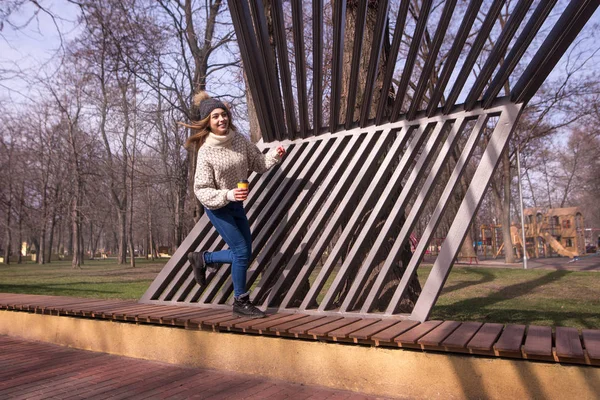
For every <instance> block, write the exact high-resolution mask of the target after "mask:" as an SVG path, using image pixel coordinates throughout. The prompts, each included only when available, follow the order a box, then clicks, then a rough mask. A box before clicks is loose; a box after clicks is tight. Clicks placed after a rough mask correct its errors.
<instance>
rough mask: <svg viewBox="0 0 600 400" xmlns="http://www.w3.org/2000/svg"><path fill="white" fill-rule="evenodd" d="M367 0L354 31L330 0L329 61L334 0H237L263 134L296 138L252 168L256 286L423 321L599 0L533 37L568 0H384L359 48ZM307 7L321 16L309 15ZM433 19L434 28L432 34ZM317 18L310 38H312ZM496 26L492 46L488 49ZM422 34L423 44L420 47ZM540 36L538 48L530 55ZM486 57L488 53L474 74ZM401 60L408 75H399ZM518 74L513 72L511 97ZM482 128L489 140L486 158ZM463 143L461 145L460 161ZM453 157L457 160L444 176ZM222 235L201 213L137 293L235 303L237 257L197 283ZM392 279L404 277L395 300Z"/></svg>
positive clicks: (274, 295)
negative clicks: (414, 295)
mask: <svg viewBox="0 0 600 400" xmlns="http://www.w3.org/2000/svg"><path fill="white" fill-rule="evenodd" d="M370 3H371V2H368V1H366V0H361V1H359V2H354V3H353V7H354V6H356V7H357V10H356V12H357V14H356V15H357V23H356V24H355V27H356V28H355V29H356V30H355V32H354V33H353V35H352V36H346V35H345V28H346V26H345V20H346V11H347V2H346V1H336V2H333V7H334V10H333V41H332V43H333V49H332V59H331V63H325V62H324V56H323V53H324V51H323V48H324V40H325V38H326V37H327V36H326V33H327V32H326V31H325V29H324V26H323V7H324V6H323V2H322V1H317V0H315V1H313V2H312V18H310V19H309V18H305V17H304V13H305V12H306V11H305V10H306V9H307V8H306V7H303V4H302V2H299V1H293V2H291V20H289V21H287V22H286V19H285V18H284V12H283V9H282V7H283V2H279V1H275V2H271V6H270V8H269V10H265V8H264V6H263V3H262V1H258V0H257V1H249V2H248V1H245V0H235V1H229V7H230V11H231V15H232V20H233V24H234V27H235V32H236V35H237V38H238V42H239V47H240V53H241V56H242V60H243V64H244V68H245V72H246V74H247V76H248V83H249V89H250V91H251V93H252V98H253V99H254V102H255V106H256V110H257V114H258V121H259V125H260V129H261V133H262V137H263V140H264V142H263V143H262V144H260V147H262V148H263V149H264V150H267V149H268V148H271V147H273V146H277V145H279V144H282V145H284V146H285V147H287V149H288V155H287V156H286V157H285V159H284V161H283V163H282V164H281V165H280V166H279V167H278V168H276V169H273V170H271V171H269V172H268V173H266V174H264V175H262V176H258V175H252V176H251V177H250V179H249V180H250V196H249V198H248V200H247V201H246V202H245V207H246V210H247V214H248V218H249V220H250V223H251V227H252V232H253V238H254V243H253V258H252V260H251V265H250V268H249V271H248V282H247V285H248V287H252V288H253V290H252V293H251V299H252V300H253V301H254V302H255V303H256V304H257V305H258V306H260V307H261V308H263V309H271V310H277V311H287V312H301V313H304V314H308V315H318V316H324V315H331V316H336V315H337V316H340V315H344V316H365V315H369V314H371V313H373V312H378V315H383V316H384V317H388V318H389V317H397V318H410V319H414V320H420V321H424V320H426V319H427V318H428V316H429V314H430V312H431V308H432V307H433V305H434V304H435V302H436V300H437V298H438V296H439V294H440V292H441V290H442V288H443V285H444V283H445V281H446V278H447V277H448V274H449V273H450V269H451V268H452V265H453V262H454V260H455V259H456V257H457V255H458V253H459V251H460V247H461V244H462V241H463V238H464V237H465V235H466V233H467V230H468V229H469V226H470V224H471V222H472V220H473V218H474V215H475V212H476V210H477V208H478V206H479V204H480V203H481V201H482V198H483V195H484V193H485V190H486V188H487V186H488V183H489V181H490V179H491V177H492V174H493V173H494V170H495V169H496V166H497V164H498V161H499V160H500V156H501V154H502V153H503V151H504V150H505V149H506V147H507V144H508V141H509V139H510V137H511V134H512V131H513V129H514V126H515V123H516V122H517V120H518V119H519V116H520V114H521V112H522V110H523V106H524V105H525V104H526V103H527V102H528V101H529V100H530V99H531V98H532V96H533V95H534V94H535V93H536V92H537V90H538V89H539V87H540V86H541V85H542V83H543V82H544V80H545V79H546V78H547V76H548V75H549V74H550V72H551V71H552V69H553V68H554V67H555V65H556V64H557V62H558V61H559V59H560V58H561V57H562V55H563V54H564V53H565V52H566V50H567V49H568V47H569V45H570V44H571V43H572V42H573V40H574V39H575V38H576V36H577V34H578V33H579V31H580V30H581V29H582V27H583V26H584V25H585V23H586V22H587V20H588V19H589V18H590V16H591V15H592V14H593V12H594V10H595V9H596V8H597V7H598V1H597V0H594V1H576V2H575V1H573V2H569V3H568V5H567V6H566V8H564V10H559V11H558V13H557V12H553V13H552V17H553V18H554V17H556V16H557V15H558V17H557V19H556V20H555V22H551V25H552V28H551V29H550V31H549V33H548V34H547V35H546V34H545V33H544V35H545V36H544V37H543V42H541V45H540V46H539V47H537V48H536V47H535V46H531V44H532V43H534V42H533V39H534V38H535V36H536V35H537V34H538V30H539V29H540V27H541V26H542V24H543V23H544V22H545V21H546V19H547V17H548V15H550V14H551V11H552V10H553V8H554V5H555V4H556V2H553V1H549V2H544V1H543V2H539V3H536V4H537V5H536V6H532V3H533V2H531V1H519V2H518V3H517V4H516V6H514V8H513V9H512V11H511V15H510V18H508V19H507V20H506V21H505V24H503V25H502V26H500V24H499V22H498V16H499V13H500V11H501V10H502V7H503V3H504V2H503V1H493V2H491V4H488V3H486V5H485V6H483V2H481V1H471V2H470V3H469V5H468V6H467V8H466V10H464V12H463V11H460V12H458V11H456V10H455V6H456V4H457V2H456V1H446V2H445V3H444V5H443V8H440V9H436V10H435V12H433V11H432V6H433V2H432V1H431V0H425V1H423V2H422V4H421V7H420V9H419V11H418V13H419V15H418V16H415V17H414V21H413V20H412V18H413V16H412V14H410V13H408V3H409V2H408V1H402V2H401V3H400V7H399V10H398V12H397V14H396V15H393V16H392V17H393V18H390V15H389V9H390V8H389V2H388V1H385V0H381V1H379V2H377V7H378V8H377V11H376V13H377V15H376V22H375V26H374V28H373V35H372V36H370V37H372V38H373V39H372V43H370V44H368V45H366V46H364V48H363V40H354V43H353V46H352V48H353V49H352V52H351V53H352V54H344V48H345V46H344V40H345V38H346V37H352V38H359V39H362V38H363V37H365V35H364V29H365V26H366V16H367V13H368V12H371V11H372V10H373V9H372V8H370V6H369V4H370ZM481 7H485V10H483V9H482V10H480V8H481ZM530 8H531V10H530ZM267 12H268V15H267ZM434 15H435V16H434ZM478 15H483V20H482V21H478V20H477V16H478ZM407 18H410V19H411V20H407ZM308 20H310V21H311V25H310V27H308V26H305V25H304V24H305V21H308ZM390 20H393V21H395V27H394V30H393V31H394V34H393V38H388V37H386V36H385V35H386V33H387V32H389V30H388V28H389V26H388V25H389V23H390V22H389V21H390ZM267 21H269V22H272V26H268V22H267ZM451 21H460V23H457V24H450V22H451ZM286 23H287V25H286ZM290 25H291V26H290ZM431 26H435V33H433V32H431V35H430V33H429V32H428V33H427V35H426V34H425V32H426V29H427V27H431ZM495 26H496V27H497V28H498V30H499V31H500V33H499V36H496V34H497V32H496V31H495V30H494V29H493V28H494V27H495ZM288 28H291V29H288ZM309 29H312V35H311V36H312V46H311V45H310V44H309V43H305V40H304V38H305V32H307V31H308V30H309ZM517 31H519V34H518V35H516V33H517ZM269 32H272V35H273V37H272V38H270V37H269ZM288 32H291V35H288ZM546 32H548V31H546ZM327 34H328V33H327ZM471 35H472V36H471ZM492 35H494V40H491V42H493V43H495V44H494V46H493V48H492V49H491V51H489V52H482V49H483V48H484V45H485V44H486V43H489V42H490V37H491V36H492ZM288 36H292V37H293V40H292V41H290V39H291V38H290V37H288ZM450 37H451V38H453V43H452V45H451V46H450V50H449V51H448V52H447V53H444V54H442V52H441V49H442V43H443V39H444V38H450ZM468 37H471V38H470V39H469V41H468V42H469V43H468V44H467V38H468ZM430 38H432V39H431V40H430ZM271 39H272V40H271ZM390 39H391V43H387V41H388V40H390ZM513 39H515V40H513ZM403 41H409V43H410V45H409V48H408V54H407V56H406V57H404V56H402V57H398V51H399V47H400V45H401V43H402V42H403ZM538 43H539V42H538ZM273 46H274V48H275V50H273ZM423 47H426V48H427V49H428V52H427V55H426V56H423V57H422V59H418V58H419V49H421V48H423ZM445 48H447V47H445ZM384 49H385V52H386V57H385V58H384V57H382V52H383V51H384ZM528 49H529V50H530V53H531V54H532V55H533V57H532V58H530V57H527V58H526V60H529V61H523V60H522V58H523V55H524V54H525V53H526V51H527V50H528ZM307 50H309V51H310V53H311V57H307V56H306V53H307ZM528 54H529V53H528ZM290 57H293V63H292V62H290V61H291V60H290ZM384 59H385V60H388V61H387V62H386V64H382V62H383V61H382V60H384ZM307 60H310V62H311V63H312V65H311V67H312V73H311V75H310V76H309V75H308V74H307V71H309V68H307ZM478 60H479V61H480V62H481V65H482V66H483V67H482V68H481V70H478V73H477V75H474V74H473V70H474V65H475V63H476V62H477V61H478ZM397 62H398V63H399V65H400V64H401V65H402V68H401V73H400V74H399V75H400V76H394V73H395V70H396V63H397ZM436 64H438V65H440V66H441V67H440V68H435V66H436ZM291 65H292V66H293V67H294V71H292V70H291V68H290V66H291ZM417 65H419V66H422V68H421V69H420V70H419V69H418V68H415V66H417ZM517 66H519V68H517ZM292 72H295V74H292ZM359 77H363V78H364V79H362V78H361V79H359ZM509 78H510V82H514V86H513V88H512V90H511V92H510V93H509V94H508V95H507V96H503V95H501V94H500V93H501V92H502V91H503V90H504V88H505V84H506V82H507V81H508V80H509ZM345 79H348V82H349V83H348V84H347V85H344V82H346V80H345ZM410 81H412V83H413V85H410V84H409V83H410ZM326 82H328V86H326V87H325V86H324V85H325V83H326ZM309 83H310V84H309ZM396 83H397V84H396ZM309 87H311V88H312V92H310V93H309V91H308V88H309ZM342 87H345V88H346V89H345V90H344V91H342ZM447 89H448V90H447ZM389 93H393V97H389V95H388V94H389ZM461 93H464V94H466V96H465V97H461ZM357 99H360V102H358V101H357ZM380 99H383V100H382V101H380ZM344 111H345V112H344ZM309 114H310V117H309ZM341 116H343V118H342V117H341ZM484 132H485V133H484ZM484 134H485V135H486V137H485V143H486V146H485V149H484V151H483V154H481V155H480V156H477V157H474V152H475V149H476V147H477V143H478V142H479V141H480V139H481V138H482V137H483V135H484ZM453 154H456V155H457V158H455V159H454V160H453V162H449V160H451V155H453ZM434 156H435V158H434ZM449 165H452V167H453V170H452V171H448V172H449V175H448V174H446V175H444V174H443V173H442V172H444V171H445V170H446V169H447V168H448V166H449ZM467 165H474V166H476V170H475V172H474V175H473V177H472V179H471V180H470V184H469V185H468V188H466V190H464V191H463V190H461V191H458V190H457V187H458V186H460V185H459V182H460V179H461V177H463V175H464V172H465V170H466V166H467ZM436 187H437V188H438V190H437V191H435V190H434V189H435V188H436ZM433 193H441V195H436V196H432V194H433ZM452 198H460V199H461V200H460V206H459V207H458V209H457V211H456V212H455V211H454V210H452V211H448V212H446V211H447V208H448V207H447V206H448V205H449V204H450V202H451V199H452ZM409 205H410V209H409ZM419 220H421V221H423V220H425V221H426V223H425V224H424V225H423V226H425V228H424V229H423V231H422V233H421V234H420V239H419V242H418V244H417V246H416V248H415V250H414V252H413V254H412V257H410V261H408V262H406V263H405V265H402V268H401V269H399V268H398V264H399V262H400V261H399V260H400V258H401V257H402V256H403V254H405V253H404V252H405V250H406V244H407V243H408V241H409V238H410V234H411V233H412V232H413V231H414V228H415V226H416V224H417V222H418V221H419ZM442 221H445V223H448V226H449V228H448V231H447V234H446V236H445V240H444V242H443V244H442V246H441V249H440V252H439V255H438V256H437V258H436V260H435V263H434V265H433V269H432V271H431V273H430V274H429V277H428V279H427V281H426V282H425V284H424V287H423V289H422V292H421V294H420V296H419V297H418V299H417V300H416V303H415V306H414V308H413V309H412V310H411V311H407V310H404V309H401V306H402V305H403V304H404V303H403V300H404V299H405V296H406V294H407V293H408V292H407V288H408V285H409V283H410V282H411V281H412V280H413V279H414V278H415V275H416V272H417V269H418V266H419V265H420V262H421V259H422V257H423V255H424V254H425V251H426V249H427V246H428V244H429V242H430V241H431V239H432V238H433V237H434V236H435V233H436V229H437V227H438V226H439V225H440V224H441V222H442ZM223 246H224V243H223V242H222V241H221V240H220V238H219V237H218V235H217V234H216V232H215V231H214V229H213V228H212V226H211V225H210V223H209V221H208V219H207V218H206V216H202V217H201V218H200V220H199V221H198V223H197V224H196V226H195V227H194V229H193V230H192V231H191V232H190V234H189V235H188V236H187V237H186V239H185V240H184V242H183V243H182V244H181V245H180V247H179V248H178V249H177V251H176V252H175V254H174V255H173V257H172V258H171V260H170V261H169V262H168V263H167V264H166V266H165V267H164V269H163V271H162V272H161V273H160V274H159V275H158V276H157V278H156V279H155V281H154V282H153V283H152V285H151V286H150V288H149V289H148V290H147V292H146V293H145V294H144V296H143V297H142V299H141V301H142V302H145V303H154V304H171V305H192V306H202V307H213V308H223V309H229V308H230V307H231V306H230V305H229V304H230V303H231V292H232V284H231V279H230V277H229V266H228V265H223V266H221V267H220V268H219V269H218V270H216V271H213V272H211V273H210V274H209V276H208V277H207V278H208V281H207V284H206V286H204V287H199V286H198V285H196V283H195V282H194V280H193V277H192V274H191V266H190V265H189V263H188V261H187V257H186V255H187V253H188V252H190V251H199V250H205V249H207V250H216V249H221V248H222V247H223ZM398 270H400V271H401V272H402V277H401V279H400V280H399V282H398V283H397V284H396V285H395V286H394V287H392V288H391V289H390V287H389V285H386V283H387V282H388V279H389V277H390V276H391V275H392V274H391V272H392V271H398ZM384 290H392V293H391V296H389V297H385V302H383V301H384V300H383V299H384V297H383V296H382V295H383V294H384ZM382 302H383V303H382ZM380 310H382V311H383V314H381V313H380V312H379V311H380Z"/></svg>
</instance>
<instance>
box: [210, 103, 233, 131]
mask: <svg viewBox="0 0 600 400" xmlns="http://www.w3.org/2000/svg"><path fill="white" fill-rule="evenodd" d="M228 129H229V115H228V114H227V111H225V110H223V109H222V108H215V109H214V110H213V111H212V112H211V113H210V131H211V132H212V133H214V134H215V135H226V134H227V130H228Z"/></svg>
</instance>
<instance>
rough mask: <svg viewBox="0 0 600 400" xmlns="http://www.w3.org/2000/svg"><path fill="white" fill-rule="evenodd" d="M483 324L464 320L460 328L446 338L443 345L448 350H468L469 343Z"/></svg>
mask: <svg viewBox="0 0 600 400" xmlns="http://www.w3.org/2000/svg"><path fill="white" fill-rule="evenodd" d="M482 326H483V324H482V323H481V322H463V323H462V324H461V325H460V326H459V327H458V329H456V330H455V331H454V332H452V333H451V334H450V336H448V337H447V338H446V339H444V341H443V342H442V346H444V347H446V348H447V349H448V350H455V349H461V350H463V349H464V350H466V347H467V343H469V341H470V340H471V339H472V338H473V336H475V334H476V333H477V331H478V330H479V329H480V328H481V327H482Z"/></svg>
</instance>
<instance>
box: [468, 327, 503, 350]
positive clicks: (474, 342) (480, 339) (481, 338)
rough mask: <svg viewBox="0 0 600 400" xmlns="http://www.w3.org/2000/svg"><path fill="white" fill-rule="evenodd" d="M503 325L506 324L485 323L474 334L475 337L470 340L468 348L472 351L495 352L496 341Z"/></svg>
mask: <svg viewBox="0 0 600 400" xmlns="http://www.w3.org/2000/svg"><path fill="white" fill-rule="evenodd" d="M503 327H504V325H502V324H495V323H488V324H484V325H483V326H482V327H481V329H479V330H478V331H477V333H476V334H475V336H473V339H471V340H470V341H469V343H468V344H467V349H469V350H471V351H472V352H480V353H481V352H483V353H488V352H490V353H493V350H494V347H493V346H494V343H496V340H497V339H498V336H500V333H501V332H502V328H503Z"/></svg>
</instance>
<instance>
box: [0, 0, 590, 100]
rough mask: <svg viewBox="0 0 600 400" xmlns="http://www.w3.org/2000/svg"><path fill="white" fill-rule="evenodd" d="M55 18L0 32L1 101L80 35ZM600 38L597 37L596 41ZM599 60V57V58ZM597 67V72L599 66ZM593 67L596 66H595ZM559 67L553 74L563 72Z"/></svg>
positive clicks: (68, 8)
mask: <svg viewBox="0 0 600 400" xmlns="http://www.w3.org/2000/svg"><path fill="white" fill-rule="evenodd" d="M41 3H42V4H43V5H44V6H45V7H47V9H48V11H49V12H50V13H52V14H53V15H54V16H55V19H54V20H53V19H52V18H51V17H50V16H49V15H48V14H47V13H44V12H42V11H40V12H38V14H37V16H36V17H35V18H32V15H34V13H35V11H36V9H37V8H36V7H35V6H33V5H32V4H31V3H25V6H24V7H22V8H21V9H20V10H19V12H18V13H14V14H13V15H11V21H12V22H13V23H15V24H16V25H21V26H22V28H21V29H19V30H14V29H13V28H12V27H10V26H8V25H7V24H5V25H4V28H3V29H2V30H0V101H1V102H9V103H10V104H13V105H15V106H16V105H19V104H22V103H23V102H27V100H28V99H27V97H28V96H29V95H30V93H34V92H35V91H31V90H30V88H28V86H27V83H26V82H25V81H23V80H21V79H19V78H18V77H16V76H15V74H14V73H10V72H9V73H6V71H7V70H8V71H17V70H27V74H26V75H29V76H48V75H52V73H53V71H54V70H56V68H57V65H56V64H53V63H52V60H56V59H60V57H55V55H56V53H57V52H58V51H60V47H61V41H62V43H66V42H68V40H70V39H72V38H74V37H76V36H77V34H78V33H79V29H80V28H78V26H77V16H78V14H79V10H78V7H77V6H76V5H74V4H72V3H70V2H68V1H66V0H46V1H43V2H41ZM599 23H600V9H599V10H597V11H596V12H595V14H594V15H593V16H592V18H591V20H590V21H589V24H590V25H591V24H599ZM596 39H598V37H597V38H596ZM596 58H597V59H599V60H600V54H598V55H597V56H596ZM591 64H595V65H594V66H595V67H596V69H598V67H597V65H599V64H598V63H590V64H589V65H590V66H591ZM592 68H593V67H592ZM560 69H561V66H560V64H559V66H557V68H556V69H555V71H554V72H553V74H552V75H551V76H550V79H551V78H552V76H553V75H556V74H560V73H562V72H561V71H560Z"/></svg>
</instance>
